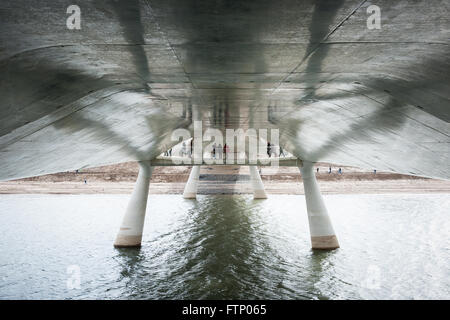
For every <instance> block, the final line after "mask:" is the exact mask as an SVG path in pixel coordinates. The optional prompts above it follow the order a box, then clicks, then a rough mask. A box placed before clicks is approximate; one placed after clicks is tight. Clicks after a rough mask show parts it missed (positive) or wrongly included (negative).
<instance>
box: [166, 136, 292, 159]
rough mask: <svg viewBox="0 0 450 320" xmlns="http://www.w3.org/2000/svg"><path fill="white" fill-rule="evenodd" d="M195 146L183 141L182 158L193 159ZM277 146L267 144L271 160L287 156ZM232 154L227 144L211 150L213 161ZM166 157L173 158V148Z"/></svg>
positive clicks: (192, 141)
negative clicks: (273, 157)
mask: <svg viewBox="0 0 450 320" xmlns="http://www.w3.org/2000/svg"><path fill="white" fill-rule="evenodd" d="M193 144H194V139H191V141H190V143H189V147H188V145H187V144H186V142H185V141H183V144H182V147H181V150H180V156H181V157H184V156H188V157H191V158H192V154H193ZM276 148H277V146H275V145H274V144H271V143H270V141H268V142H267V155H268V156H269V158H271V157H272V155H274V156H275V157H276V156H279V157H281V156H283V157H286V154H285V152H284V150H283V148H282V147H281V146H278V149H279V152H278V153H277V150H276ZM229 153H230V149H229V146H228V145H227V144H226V143H225V144H224V145H223V146H222V144H221V143H219V144H218V145H217V144H216V143H214V144H213V145H212V150H211V158H213V159H227V158H228V157H227V155H228V154H229ZM164 156H166V157H171V156H172V148H170V149H168V150H166V151H164Z"/></svg>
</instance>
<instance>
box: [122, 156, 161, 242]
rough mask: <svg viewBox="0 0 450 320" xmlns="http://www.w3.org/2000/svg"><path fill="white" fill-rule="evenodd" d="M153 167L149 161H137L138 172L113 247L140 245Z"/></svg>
mask: <svg viewBox="0 0 450 320" xmlns="http://www.w3.org/2000/svg"><path fill="white" fill-rule="evenodd" d="M152 171H153V168H152V167H151V166H150V161H140V162H139V174H138V177H137V180H136V184H135V186H134V190H133V193H132V194H131V198H130V200H129V202H128V207H127V210H126V211H125V215H124V217H123V220H122V225H121V226H120V230H119V233H118V234H117V237H116V241H115V242H114V247H116V248H120V247H140V246H141V240H142V231H143V229H144V220H145V211H146V209H147V199H148V188H149V184H150V177H151V176H152Z"/></svg>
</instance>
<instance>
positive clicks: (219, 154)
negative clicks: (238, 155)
mask: <svg viewBox="0 0 450 320" xmlns="http://www.w3.org/2000/svg"><path fill="white" fill-rule="evenodd" d="M228 153H230V147H229V146H227V144H226V143H225V144H224V145H223V147H222V144H221V143H219V145H216V143H215V142H214V144H213V146H212V150H211V158H213V159H224V158H225V159H226V158H227V154H228Z"/></svg>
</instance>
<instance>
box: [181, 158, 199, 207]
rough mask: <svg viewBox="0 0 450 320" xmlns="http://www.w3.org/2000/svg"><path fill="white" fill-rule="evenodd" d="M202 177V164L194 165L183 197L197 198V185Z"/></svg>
mask: <svg viewBox="0 0 450 320" xmlns="http://www.w3.org/2000/svg"><path fill="white" fill-rule="evenodd" d="M199 177H200V166H193V167H192V169H191V173H190V174H189V179H188V181H187V183H186V186H185V187H184V192H183V198H185V199H195V198H197V187H198V181H199Z"/></svg>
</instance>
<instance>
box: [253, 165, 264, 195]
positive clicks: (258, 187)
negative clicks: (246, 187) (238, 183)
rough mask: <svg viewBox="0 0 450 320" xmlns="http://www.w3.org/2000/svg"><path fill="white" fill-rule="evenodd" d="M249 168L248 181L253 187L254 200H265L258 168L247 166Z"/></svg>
mask: <svg viewBox="0 0 450 320" xmlns="http://www.w3.org/2000/svg"><path fill="white" fill-rule="evenodd" d="M249 168H250V181H251V183H252V187H253V198H254V199H267V194H266V191H265V190H264V184H263V183H262V180H261V176H260V175H259V172H258V168H257V167H256V166H249Z"/></svg>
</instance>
